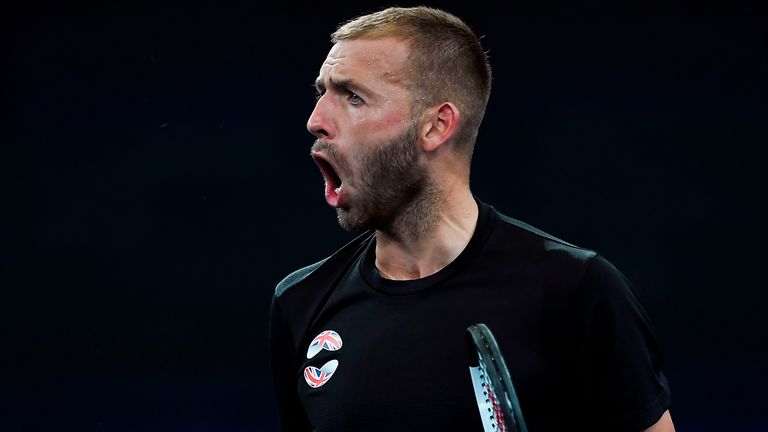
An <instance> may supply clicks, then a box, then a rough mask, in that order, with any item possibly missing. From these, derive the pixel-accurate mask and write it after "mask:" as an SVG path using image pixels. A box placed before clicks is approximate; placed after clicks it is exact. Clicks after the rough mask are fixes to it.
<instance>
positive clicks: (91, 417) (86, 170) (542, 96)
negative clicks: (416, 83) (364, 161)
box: [0, 2, 768, 431]
mask: <svg viewBox="0 0 768 432" xmlns="http://www.w3.org/2000/svg"><path fill="white" fill-rule="evenodd" d="M400 4H401V5H409V4H411V3H409V2H401V3H400ZM431 4H433V5H437V6H442V7H445V8H446V9H448V10H450V11H452V12H454V13H456V14H458V15H460V16H462V17H463V18H465V19H466V21H467V22H468V23H469V24H470V25H471V26H472V27H473V28H474V29H475V30H476V32H477V33H478V34H480V35H483V36H484V37H483V43H484V45H485V47H486V48H487V49H489V50H490V56H491V62H492V65H493V67H494V77H495V79H494V89H493V92H492V96H491V101H490V105H489V108H488V113H487V115H486V120H485V123H484V126H483V128H482V129H481V133H480V136H479V141H478V145H477V150H476V153H475V162H474V168H473V173H472V187H473V191H474V192H475V194H476V195H478V196H479V197H480V198H481V199H483V200H484V201H486V202H489V203H491V204H493V205H494V206H495V207H497V208H498V209H499V210H501V211H502V212H504V213H506V214H508V215H510V216H513V217H516V218H518V219H522V220H524V221H526V222H528V223H531V224H532V225H534V226H537V227H539V228H541V229H543V230H545V231H548V232H550V233H551V234H554V235H556V236H558V237H562V238H564V239H566V240H568V241H570V242H573V243H576V244H579V245H581V246H585V247H589V248H593V249H596V250H598V251H600V252H601V253H602V254H603V255H604V256H606V257H607V258H608V259H609V260H611V261H612V262H614V263H615V264H616V265H617V266H618V267H619V268H620V269H621V270H622V271H623V272H624V273H626V274H627V275H628V276H629V278H630V279H631V280H632V281H633V283H634V285H635V287H636V289H637V290H638V291H639V293H640V296H641V300H642V302H643V304H644V305H645V307H646V309H647V311H648V313H649V315H650V316H651V318H652V320H653V321H654V324H655V326H656V329H657V333H658V336H659V338H660V340H661V343H662V345H663V347H664V348H665V353H666V357H667V360H666V364H665V372H666V374H667V376H668V378H669V381H670V384H671V387H672V392H673V406H672V414H673V418H674V420H675V423H676V425H677V428H678V430H699V431H710V430H711V431H715V430H740V431H752V430H755V431H756V430H766V428H768V426H767V424H768V422H766V421H765V419H764V414H763V413H764V407H765V402H766V398H765V388H766V384H768V383H767V382H766V381H768V380H767V379H766V373H765V364H766V361H767V360H768V355H766V337H765V334H766V331H765V330H766V328H767V324H768V320H766V317H765V315H766V313H765V306H764V305H765V303H766V300H768V295H766V292H765V289H766V283H765V281H764V279H763V273H764V268H765V265H766V264H765V259H766V254H765V252H764V248H765V246H764V242H765V240H766V235H765V234H766V233H765V227H764V221H765V220H766V211H765V210H764V201H765V185H766V170H765V164H766V150H765V146H766V144H768V132H767V130H766V128H767V127H768V108H767V106H768V105H767V103H766V101H768V99H767V98H768V84H767V83H768V48H767V46H768V30H767V26H766V19H765V17H764V16H762V17H761V16H755V15H753V14H752V13H751V12H750V11H748V10H746V11H736V12H730V13H727V14H726V15H716V14H715V13H714V12H713V11H711V10H710V11H704V13H701V11H698V12H697V15H696V16H694V15H692V14H687V13H685V11H684V10H683V9H681V8H671V9H664V8H662V9H659V10H647V9H646V10H641V11H639V12H636V13H635V12H631V11H630V12H626V11H615V10H613V11H606V10H602V9H599V8H592V7H589V6H587V7H583V8H573V7H567V8H563V7H561V8H554V9H552V10H546V9H542V10H533V9H524V8H518V9H517V10H515V9H513V10H511V11H503V10H501V9H498V10H497V9H493V8H489V7H480V6H479V5H478V4H476V3H475V2H469V3H465V4H463V5H461V6H455V5H453V6H452V5H445V4H442V3H439V2H438V3H435V2H433V3H431ZM382 5H385V4H384V3H382ZM378 6H379V4H371V3H369V4H367V5H366V4H357V5H356V6H347V7H338V5H336V6H335V7H334V8H329V7H327V6H323V5H314V6H311V5H309V6H303V5H298V4H294V3H291V4H290V5H288V4H286V5H282V10H276V11H274V10H273V11H271V12H269V11H265V10H263V9H260V7H259V6H258V5H255V4H250V3H245V2H244V3H242V4H239V5H236V6H230V7H216V8H214V7H202V6H199V5H195V4H188V5H186V6H185V7H182V8H178V9H174V8H170V7H169V8H157V9H155V8H154V7H144V8H141V9H131V8H123V7H119V6H116V5H112V6H100V7H83V8H81V9H73V8H71V7H70V6H69V5H64V6H47V7H44V8H42V9H39V10H37V9H35V10H31V9H30V10H29V11H27V12H26V13H20V14H18V15H17V16H12V17H8V16H6V18H5V25H4V31H5V32H8V37H4V39H5V40H6V42H9V43H5V44H4V48H3V54H4V55H3V62H4V63H5V65H4V72H3V73H4V75H6V76H7V77H8V78H7V79H5V80H4V81H5V85H4V86H3V87H4V90H2V96H3V99H4V102H6V103H9V104H10V105H11V110H9V115H10V116H6V117H5V118H4V122H3V123H6V124H7V126H6V128H5V133H4V134H3V135H4V136H5V138H3V139H2V147H1V150H0V170H1V172H2V174H1V175H2V177H1V179H2V183H1V184H0V188H2V189H0V193H2V201H1V202H2V203H3V204H2V209H0V210H1V214H0V222H2V224H0V253H1V254H2V255H0V295H1V297H0V312H1V314H0V315H1V317H0V324H2V330H0V373H1V375H0V380H1V381H0V430H3V431H38V430H40V431H70V430H72V431H89V430H104V431H137V430H141V431H262V430H265V431H271V430H275V428H276V426H275V422H276V415H275V407H274V402H273V400H272V389H271V381H270V376H269V372H268V369H267V363H266V359H267V355H266V330H267V313H268V307H269V301H270V298H271V294H272V291H273V287H274V285H275V284H276V283H277V282H278V281H279V280H280V279H281V278H282V277H283V276H284V275H286V274H287V273H289V272H290V271H292V270H294V269H296V268H298V267H299V266H303V265H306V264H309V263H311V262H314V261H317V260H319V259H321V258H323V257H324V256H326V255H327V254H329V253H331V252H332V251H333V250H335V249H336V248H337V247H338V246H340V245H342V244H343V243H345V242H346V241H347V240H349V239H350V238H351V236H352V235H351V234H349V233H346V232H344V231H342V230H341V229H340V228H338V226H337V224H336V221H335V215H334V212H333V210H332V209H330V208H328V207H327V206H326V204H325V202H324V199H323V193H322V179H321V176H320V174H319V172H318V171H317V169H316V167H315V166H314V163H313V162H312V161H311V159H310V158H309V157H308V151H309V147H310V145H311V143H312V136H311V135H310V134H309V133H307V132H306V130H305V128H304V125H305V122H306V118H307V116H308V115H309V113H310V112H311V109H312V107H313V104H314V98H313V96H314V94H313V89H312V88H311V87H310V84H311V83H312V82H313V80H314V78H315V76H316V74H317V71H318V68H319V65H320V64H321V62H322V61H323V59H324V58H325V55H326V53H327V50H328V49H329V48H330V44H329V42H328V34H329V33H331V32H332V31H333V29H334V28H335V26H336V24H337V23H338V22H340V21H342V20H345V19H347V18H350V17H352V16H354V15H357V14H359V13H362V12H369V11H372V10H375V9H377V8H378ZM553 415H556V413H553Z"/></svg>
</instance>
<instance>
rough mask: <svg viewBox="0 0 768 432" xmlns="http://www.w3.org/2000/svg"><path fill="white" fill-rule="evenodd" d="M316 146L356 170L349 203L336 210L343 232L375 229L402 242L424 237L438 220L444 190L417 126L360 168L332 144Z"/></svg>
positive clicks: (368, 156) (371, 154) (367, 155)
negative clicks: (425, 157)
mask: <svg viewBox="0 0 768 432" xmlns="http://www.w3.org/2000/svg"><path fill="white" fill-rule="evenodd" d="M313 148H315V149H320V148H322V149H324V150H326V151H328V153H329V156H330V157H333V158H334V160H335V161H337V163H339V164H341V165H342V166H344V167H345V168H354V169H353V171H351V175H349V176H348V178H346V179H345V182H347V184H348V185H349V188H348V190H347V191H348V192H349V193H350V195H349V197H348V198H349V199H348V200H346V202H345V203H344V205H343V206H342V207H339V208H337V209H336V213H337V216H338V219H339V225H341V227H342V228H344V229H346V230H348V231H357V230H366V229H375V230H379V231H383V232H385V233H387V234H389V235H391V236H393V237H394V238H398V239H399V238H418V237H419V236H421V235H423V234H425V233H427V232H429V231H430V230H431V228H432V227H433V226H434V225H435V223H436V222H437V214H438V213H439V208H440V205H439V204H440V198H439V197H440V194H439V189H438V188H437V186H436V185H435V182H434V181H433V180H432V178H431V177H430V175H429V171H428V169H427V167H426V163H425V162H424V160H423V158H422V155H421V152H420V151H419V148H418V128H417V127H416V125H415V124H412V125H411V126H410V127H409V128H408V130H407V131H405V132H404V133H403V134H402V135H400V136H398V137H396V138H394V139H392V140H390V141H387V142H385V143H383V144H380V145H378V146H376V147H375V148H374V149H373V150H370V151H369V152H367V153H364V154H362V155H360V156H359V157H358V161H357V162H358V163H357V164H356V166H355V167H352V166H350V165H349V164H344V163H343V162H344V161H340V160H339V158H338V155H337V154H336V153H335V152H334V151H333V149H332V146H330V145H327V144H325V143H323V142H321V141H319V140H318V141H317V142H316V143H315V147H313ZM347 172H350V171H347Z"/></svg>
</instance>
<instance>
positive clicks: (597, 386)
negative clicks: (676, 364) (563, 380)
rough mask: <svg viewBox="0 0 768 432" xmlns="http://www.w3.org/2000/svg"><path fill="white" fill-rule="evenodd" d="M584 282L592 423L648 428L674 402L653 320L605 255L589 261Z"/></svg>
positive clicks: (603, 426) (597, 427)
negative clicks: (665, 375) (662, 368)
mask: <svg viewBox="0 0 768 432" xmlns="http://www.w3.org/2000/svg"><path fill="white" fill-rule="evenodd" d="M581 284H582V287H581V288H582V289H583V293H584V295H585V303H584V306H585V311H584V312H585V313H586V321H585V325H584V327H583V329H584V335H583V337H584V342H585V350H584V351H583V352H584V355H585V358H583V359H582V362H583V364H584V367H585V371H586V373H585V380H586V382H585V387H584V388H585V393H586V395H585V396H586V397H585V400H584V402H585V403H586V406H585V407H584V408H585V410H586V411H587V413H588V419H587V421H588V423H590V425H589V426H590V427H591V429H592V430H611V431H641V430H643V429H645V428H648V427H650V426H652V425H653V424H654V423H656V422H657V421H658V420H659V418H660V417H661V415H662V414H663V413H664V411H666V410H667V409H668V408H669V405H670V402H671V398H670V391H669V386H668V384H667V380H666V378H665V377H664V375H663V374H662V372H661V366H662V351H661V347H660V345H659V342H658V340H657V338H656V336H655V334H654V332H653V328H652V325H651V322H650V320H649V318H648V316H647V314H646V312H645V311H644V310H643V308H642V306H641V305H640V302H639V300H638V298H637V295H636V293H635V291H634V290H633V288H632V286H631V284H630V283H629V281H628V280H627V278H626V277H625V276H624V275H623V274H622V273H621V272H619V270H617V269H616V268H615V267H614V266H613V265H612V264H611V263H609V262H608V261H607V260H605V259H604V258H602V257H601V256H599V255H598V256H595V257H593V258H592V259H591V260H590V261H589V262H588V267H587V269H586V271H585V273H584V276H583V278H582V282H581Z"/></svg>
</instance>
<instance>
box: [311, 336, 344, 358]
mask: <svg viewBox="0 0 768 432" xmlns="http://www.w3.org/2000/svg"><path fill="white" fill-rule="evenodd" d="M341 345H342V342H341V336H339V334H338V333H336V332H335V331H333V330H326V331H324V332H322V333H320V334H319V335H317V336H315V338H314V339H312V343H310V344H309V348H308V349H307V358H308V359H311V358H312V357H314V356H316V355H317V353H319V352H320V351H322V350H328V351H336V350H339V349H341Z"/></svg>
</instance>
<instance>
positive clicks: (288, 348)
mask: <svg viewBox="0 0 768 432" xmlns="http://www.w3.org/2000/svg"><path fill="white" fill-rule="evenodd" d="M269 351H270V367H271V369H272V379H273V383H274V390H275V396H276V397H277V408H278V413H279V415H280V427H281V430H282V431H284V432H302V431H311V430H312V427H311V426H310V425H309V422H308V420H307V416H306V414H305V412H304V409H303V407H302V405H301V402H300V401H299V396H298V392H297V390H296V379H297V375H296V370H295V367H294V363H295V354H294V349H293V335H292V333H291V330H290V327H289V326H288V323H287V321H286V320H285V317H284V316H283V313H282V310H281V308H280V304H279V302H278V300H277V297H274V298H273V299H272V306H271V308H270V322H269Z"/></svg>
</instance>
